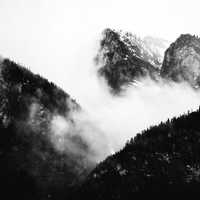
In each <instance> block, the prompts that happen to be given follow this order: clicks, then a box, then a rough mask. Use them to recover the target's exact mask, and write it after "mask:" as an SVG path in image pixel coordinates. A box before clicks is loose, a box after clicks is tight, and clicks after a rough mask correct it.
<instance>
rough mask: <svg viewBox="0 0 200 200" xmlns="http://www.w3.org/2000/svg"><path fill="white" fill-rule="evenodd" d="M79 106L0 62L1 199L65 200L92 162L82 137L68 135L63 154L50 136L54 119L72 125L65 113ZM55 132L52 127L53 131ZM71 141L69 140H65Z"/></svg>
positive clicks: (8, 63)
mask: <svg viewBox="0 0 200 200" xmlns="http://www.w3.org/2000/svg"><path fill="white" fill-rule="evenodd" d="M80 109H81V108H80V106H79V105H78V104H77V103H76V102H75V101H74V100H73V99H71V98H70V96H69V95H68V94H66V93H65V92H64V91H63V90H61V89H60V88H58V87H57V86H55V85H54V84H53V83H50V82H48V81H47V80H46V79H44V78H42V77H40V76H39V75H35V74H32V73H31V72H30V71H29V70H27V69H25V68H23V67H21V66H19V65H17V64H15V63H14V62H12V61H10V60H8V59H5V60H2V61H1V63H0V182H1V184H0V189H1V195H2V197H3V196H4V195H5V197H3V198H4V199H13V198H16V199H24V200H27V199H28V200H31V199H33V200H40V199H42V200H45V199H62V198H66V197H67V195H68V192H69V191H70V190H71V187H72V186H74V185H76V184H79V183H80V181H82V180H83V179H84V177H85V176H86V175H87V174H88V173H89V171H90V170H91V168H92V167H93V166H94V163H93V162H91V161H90V160H88V158H87V154H88V153H89V151H90V149H89V146H88V145H87V142H86V141H84V139H83V138H81V136H77V135H73V134H68V135H67V136H66V138H64V139H66V140H67V141H68V144H69V143H70V144H72V145H73V147H74V148H76V149H77V152H80V153H77V152H76V153H73V151H72V150H70V147H68V148H67V150H65V151H59V150H58V149H56V146H55V144H54V142H53V141H54V140H57V143H58V144H59V142H63V140H62V141H60V140H61V139H63V138H60V137H59V136H57V135H55V134H54V132H52V129H51V128H52V127H51V126H52V123H51V122H52V120H53V119H54V116H57V115H58V116H63V118H64V119H66V120H67V121H68V122H69V123H70V124H71V126H75V124H76V122H74V121H73V119H71V118H70V112H72V111H75V110H76V111H79V110H80ZM55 128H56V127H55ZM69 141H70V142H69Z"/></svg>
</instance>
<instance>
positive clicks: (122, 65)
mask: <svg viewBox="0 0 200 200" xmlns="http://www.w3.org/2000/svg"><path fill="white" fill-rule="evenodd" d="M96 60H97V63H98V64H99V65H100V69H99V75H100V76H103V77H104V78H105V79H106V81H107V82H108V85H109V86H110V87H111V89H112V91H113V92H119V91H120V90H122V89H123V87H124V86H127V85H128V84H131V83H133V82H134V81H135V80H137V79H139V78H143V77H148V76H149V77H151V78H152V79H154V80H155V79H156V78H157V76H158V72H159V68H160V66H161V59H160V57H158V56H157V54H156V53H155V52H154V51H152V49H151V48H150V47H149V46H148V45H147V42H144V41H143V40H142V39H140V38H138V37H137V36H135V35H133V34H131V33H126V32H125V33H124V32H122V31H119V32H118V31H115V30H111V29H106V30H105V31H104V32H103V39H102V40H101V44H100V50H99V53H98V56H97V59H96Z"/></svg>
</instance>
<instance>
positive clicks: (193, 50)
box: [161, 34, 200, 88]
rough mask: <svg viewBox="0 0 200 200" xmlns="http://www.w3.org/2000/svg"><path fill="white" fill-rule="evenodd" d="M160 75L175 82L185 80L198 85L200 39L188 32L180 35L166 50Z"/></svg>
mask: <svg viewBox="0 0 200 200" xmlns="http://www.w3.org/2000/svg"><path fill="white" fill-rule="evenodd" d="M161 76H162V77H164V78H166V79H171V80H173V81H176V82H181V81H186V82H188V83H189V84H190V85H191V86H192V87H194V88H198V87H199V86H200V39H199V38H198V37H196V36H192V35H190V34H184V35H181V36H180V37H179V38H178V39H177V40H176V41H175V42H174V43H172V44H171V45H170V47H169V48H168V49H167V50H166V53H165V57H164V61H163V65H162V69H161Z"/></svg>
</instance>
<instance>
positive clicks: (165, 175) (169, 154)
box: [74, 110, 200, 200]
mask: <svg viewBox="0 0 200 200" xmlns="http://www.w3.org/2000/svg"><path fill="white" fill-rule="evenodd" d="M199 121H200V110H198V111H196V112H192V113H189V114H185V115H183V116H181V117H178V118H173V119H172V120H168V121H167V122H165V123H161V124H160V125H158V126H154V127H151V128H149V129H148V130H146V131H143V132H142V133H141V134H138V135H137V136H136V137H135V138H134V139H131V140H130V141H129V142H128V143H127V144H126V146H125V147H124V148H123V149H122V150H121V151H120V152H118V153H116V154H115V155H113V156H110V157H108V158H107V159H106V160H105V161H104V162H102V163H100V164H99V165H98V166H97V167H96V169H95V170H94V171H93V172H92V173H91V174H90V175H89V176H88V178H87V181H86V182H85V183H84V184H83V185H82V186H81V188H79V190H78V192H77V193H76V195H75V196H74V199H83V198H85V199H98V200H106V199H109V200H111V199H121V200H122V199H123V200H127V199H141V198H145V199H146V198H152V199H165V198H169V197H170V198H174V197H178V198H180V197H187V198H191V196H192V195H195V194H196V195H197V194H198V195H199V194H200V153H199V152H200V126H199Z"/></svg>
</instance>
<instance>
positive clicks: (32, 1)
mask: <svg viewBox="0 0 200 200" xmlns="http://www.w3.org/2000/svg"><path fill="white" fill-rule="evenodd" d="M199 8H200V3H199V1H198V0H190V1H187V0H165V1H164V0H151V1H150V0H98V1H97V0H84V1H83V0H0V54H1V55H3V56H6V57H10V58H12V59H13V60H15V61H16V62H20V63H22V64H24V65H26V66H27V67H30V68H31V69H32V70H33V71H34V72H38V73H40V74H42V75H44V76H46V77H47V78H49V79H51V80H52V81H55V82H56V83H57V84H59V85H61V87H64V88H67V86H66V84H65V83H64V79H65V80H68V79H70V78H71V74H70V72H71V71H70V70H72V71H73V70H74V69H72V67H71V66H73V68H76V67H75V66H77V68H76V70H75V71H77V70H78V71H79V70H81V69H84V67H85V66H84V64H85V63H84V62H81V60H82V59H83V58H85V57H87V52H88V51H90V50H91V48H90V49H89V47H91V46H90V45H93V44H92V41H93V42H94V43H95V40H97V39H98V34H100V33H101V31H102V30H103V29H104V28H106V27H111V28H117V29H123V30H129V31H132V32H135V33H139V34H141V35H142V36H144V35H153V36H158V37H162V38H165V39H167V40H171V41H173V40H175V39H176V37H178V35H179V34H181V33H187V32H189V33H192V34H197V35H198V34H200V25H199V19H200V12H199ZM91 57H92V56H91ZM88 59H89V58H88ZM80 68H81V69H80Z"/></svg>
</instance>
